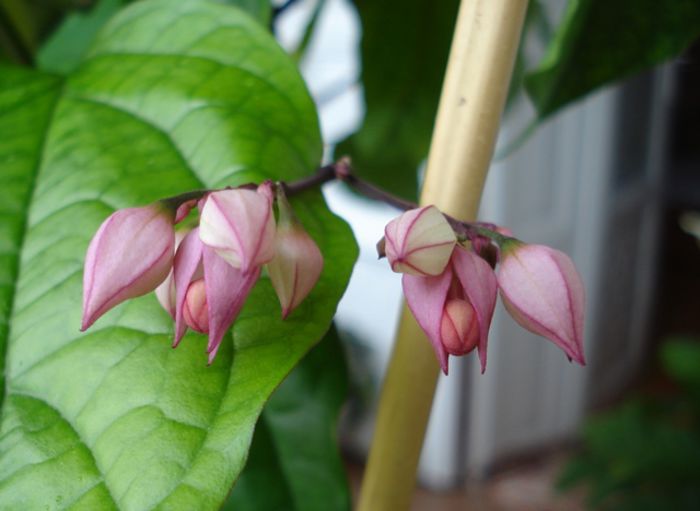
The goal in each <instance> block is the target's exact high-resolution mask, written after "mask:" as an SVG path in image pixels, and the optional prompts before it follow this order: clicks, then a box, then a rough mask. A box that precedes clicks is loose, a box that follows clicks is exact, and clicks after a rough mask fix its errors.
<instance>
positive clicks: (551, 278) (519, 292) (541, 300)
mask: <svg viewBox="0 0 700 511" xmlns="http://www.w3.org/2000/svg"><path fill="white" fill-rule="evenodd" d="M498 285H499V287H500V289H501V298H502V299H503V303H504V305H505V307H506V310H507V311H508V312H509V313H510V315H511V316H512V317H513V318H514V319H515V320H516V321H517V322H518V323H519V324H520V326H522V327H523V328H525V329H526V330H529V331H530V332H533V333H535V334H537V335H541V336H543V337H546V338H547V339H549V340H551V341H552V342H553V343H554V344H556V345H557V346H559V347H560V348H561V349H562V350H564V352H565V353H566V355H567V356H568V357H569V358H571V359H573V360H575V361H576V362H578V363H579V364H581V365H584V364H585V360H584V354H583V313H584V307H585V296H584V289H583V283H582V281H581V277H580V276H579V274H578V272H577V271H576V267H575V266H574V263H573V262H572V261H571V259H569V257H568V256H567V255H566V254H564V253H563V252H560V251H559V250H555V249H553V248H550V247H546V246H544V245H526V244H524V243H521V242H518V241H515V240H513V241H511V242H508V243H507V244H505V245H504V246H503V247H502V249H501V264H500V269H499V271H498Z"/></svg>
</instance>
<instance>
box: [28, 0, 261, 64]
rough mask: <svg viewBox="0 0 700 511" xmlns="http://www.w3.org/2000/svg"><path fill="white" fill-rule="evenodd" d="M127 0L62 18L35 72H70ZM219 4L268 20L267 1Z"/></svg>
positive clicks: (107, 0)
mask: <svg viewBox="0 0 700 511" xmlns="http://www.w3.org/2000/svg"><path fill="white" fill-rule="evenodd" d="M130 1H131V0H98V1H97V3H96V5H95V6H94V7H93V8H92V9H90V10H89V11H87V12H80V11H77V12H74V13H71V14H70V15H68V16H66V18H65V19H64V20H63V22H62V23H61V25H60V26H59V27H58V28H57V29H56V31H54V32H53V33H52V34H51V36H50V37H49V39H48V40H47V41H46V43H44V45H43V46H42V47H41V49H40V50H39V52H38V54H37V66H38V67H39V69H43V70H44V71H49V72H53V73H60V74H67V73H70V72H71V71H74V70H75V69H76V68H77V67H78V66H79V65H80V62H81V61H82V59H83V57H84V56H85V54H86V53H87V51H88V49H89V48H90V45H91V44H92V42H93V41H94V40H95V37H97V34H98V32H99V31H100V29H101V28H102V27H103V26H104V25H105V24H106V23H107V21H109V19H110V18H111V17H112V16H113V15H114V14H115V13H116V12H117V11H118V10H119V9H121V8H122V7H123V6H124V5H125V4H127V3H129V2H130ZM221 1H222V3H229V4H231V5H235V6H237V7H239V8H241V9H243V10H244V11H246V12H248V13H249V14H251V15H252V16H254V17H255V18H256V19H257V20H258V21H259V22H260V23H261V24H263V25H265V26H267V24H268V23H269V21H270V3H269V1H268V0H227V1H226V0H221Z"/></svg>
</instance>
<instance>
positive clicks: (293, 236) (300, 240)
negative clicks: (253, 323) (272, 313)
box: [267, 225, 323, 318]
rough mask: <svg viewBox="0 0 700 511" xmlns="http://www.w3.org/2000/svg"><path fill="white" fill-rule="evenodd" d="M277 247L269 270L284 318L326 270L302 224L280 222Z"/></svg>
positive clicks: (321, 257)
mask: <svg viewBox="0 0 700 511" xmlns="http://www.w3.org/2000/svg"><path fill="white" fill-rule="evenodd" d="M275 247H276V248H275V257H274V259H272V261H270V262H269V263H268V264H267V271H268V273H269V274H270V280H271V281H272V286H273V287H274V288H275V292H276V293H277V297H278V298H279V301H280V305H281V306H282V318H286V317H287V316H288V315H289V313H290V312H291V311H292V310H294V309H295V308H296V307H297V305H299V304H300V303H301V302H302V301H303V300H304V298H306V296H307V295H308V294H309V293H310V292H311V290H312V289H313V287H314V286H315V285H316V282H317V281H318V278H319V276H320V275H321V271H322V270H323V256H322V255H321V251H320V250H319V249H318V246H317V245H316V243H315V242H314V240H312V239H311V236H309V235H308V234H307V233H306V232H305V231H304V230H303V229H302V228H301V226H299V225H296V226H289V227H285V228H283V227H281V226H280V228H279V229H277V236H276V238H275Z"/></svg>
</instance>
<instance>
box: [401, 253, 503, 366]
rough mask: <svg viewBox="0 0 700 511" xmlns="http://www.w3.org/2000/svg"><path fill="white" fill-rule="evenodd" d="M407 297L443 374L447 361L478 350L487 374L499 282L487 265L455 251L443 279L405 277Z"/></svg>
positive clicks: (439, 276)
mask: <svg viewBox="0 0 700 511" xmlns="http://www.w3.org/2000/svg"><path fill="white" fill-rule="evenodd" d="M403 291H404V295H405V296H406V303H407V304H408V306H409V308H410V309H411V312H413V315H414V316H415V318H416V320H417V321H418V324H419V325H420V326H421V328H422V329H423V330H424V331H425V333H426V334H427V336H428V339H429V340H430V342H431V344H432V345H433V350H434V351H435V355H436V356H437V359H438V361H439V362H440V366H441V367H442V370H443V372H444V373H445V374H447V371H448V355H465V354H467V353H469V352H470V351H472V350H473V349H474V348H475V347H476V348H477V350H478V352H479V359H480V360H481V370H482V372H483V371H484V370H485V369H486V350H487V345H488V331H489V327H490V325H491V318H492V316H493V310H494V307H495V306H496V295H497V284H496V276H495V275H494V273H493V270H492V269H491V267H490V266H489V265H488V264H487V263H486V261H484V260H483V259H481V258H480V257H479V256H477V255H476V254H475V253H474V252H472V251H469V250H466V249H465V248H463V247H461V246H457V247H455V249H454V251H453V253H452V257H451V259H450V262H449V264H448V265H447V266H446V267H445V270H444V271H443V272H442V274H441V275H438V276H436V277H419V276H416V275H409V274H405V275H404V276H403Z"/></svg>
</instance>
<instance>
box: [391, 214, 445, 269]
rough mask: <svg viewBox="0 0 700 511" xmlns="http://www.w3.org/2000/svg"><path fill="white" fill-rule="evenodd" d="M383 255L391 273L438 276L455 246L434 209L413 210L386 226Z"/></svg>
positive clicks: (441, 217) (440, 215)
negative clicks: (392, 271)
mask: <svg viewBox="0 0 700 511" xmlns="http://www.w3.org/2000/svg"><path fill="white" fill-rule="evenodd" d="M384 235H385V238H386V244H385V247H384V249H385V251H386V257H387V259H388V260H389V264H390V265H391V269H392V270H394V271H395V272H397V273H407V274H409V275H419V276H428V275H430V276H436V275H440V274H441V273H442V272H443V271H444V269H445V267H446V266H447V263H448V262H449V260H450V256H451V255H452V250H453V249H454V247H455V243H456V242H457V237H456V236H455V233H454V231H453V230H452V227H450V224H449V223H448V222H447V219H445V217H444V215H443V214H442V213H441V212H440V211H439V210H438V209H437V208H436V207H435V206H426V207H423V208H418V209H412V210H410V211H406V212H405V213H404V214H402V215H401V216H399V217H398V218H395V219H394V220H392V221H391V222H389V224H387V226H386V228H385V230H384Z"/></svg>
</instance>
